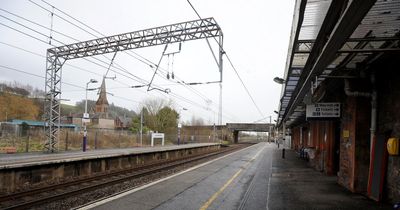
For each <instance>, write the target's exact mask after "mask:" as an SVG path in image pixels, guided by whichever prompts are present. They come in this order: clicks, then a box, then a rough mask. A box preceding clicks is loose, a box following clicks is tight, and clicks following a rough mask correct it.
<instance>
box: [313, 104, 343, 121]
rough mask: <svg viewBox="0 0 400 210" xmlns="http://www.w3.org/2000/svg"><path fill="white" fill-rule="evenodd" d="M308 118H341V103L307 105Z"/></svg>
mask: <svg viewBox="0 0 400 210" xmlns="http://www.w3.org/2000/svg"><path fill="white" fill-rule="evenodd" d="M306 117H307V118H337V117H340V103H316V104H310V105H307V109H306Z"/></svg>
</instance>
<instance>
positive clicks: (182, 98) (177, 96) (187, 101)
mask: <svg viewBox="0 0 400 210" xmlns="http://www.w3.org/2000/svg"><path fill="white" fill-rule="evenodd" d="M0 43H1V44H4V45H7V46H9V47H13V48H16V49H19V50H22V51H25V52H27V53H30V54H33V55H36V56H39V57H42V58H45V56H43V55H40V54H39V53H35V52H32V51H29V50H26V49H23V48H21V47H17V46H15V45H11V44H8V43H4V42H0ZM46 44H48V43H46ZM65 65H69V66H72V67H74V68H77V69H79V70H82V71H87V72H88V73H92V74H97V75H98V76H102V75H101V74H98V73H95V72H91V71H89V70H86V69H83V68H81V67H78V66H74V65H72V64H65ZM0 67H3V68H8V69H11V70H14V71H18V72H21V73H25V74H29V75H32V76H36V77H40V78H44V77H43V76H40V75H37V74H32V73H29V72H25V71H22V70H17V69H15V68H11V67H7V66H0ZM62 83H63V84H67V85H69V86H73V87H77V88H80V89H81V91H84V89H85V88H83V87H82V86H78V85H74V84H71V83H67V82H62ZM125 88H126V87H125ZM128 88H129V87H128ZM142 92H145V91H142ZM162 96H164V97H165V95H162ZM172 97H174V98H176V99H178V100H180V101H184V102H186V103H189V104H192V105H194V106H197V107H199V108H202V109H206V108H205V107H204V106H202V105H201V104H198V103H196V102H194V101H191V100H189V99H186V98H184V97H182V96H180V95H177V94H172ZM117 98H118V97H117ZM119 98H122V97H119ZM124 99H125V100H127V101H134V100H131V99H127V98H124ZM135 102H137V101H135ZM227 118H230V117H228V116H227Z"/></svg>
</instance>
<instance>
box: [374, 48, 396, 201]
mask: <svg viewBox="0 0 400 210" xmlns="http://www.w3.org/2000/svg"><path fill="white" fill-rule="evenodd" d="M398 67H399V59H398V54H397V57H396V54H394V55H393V57H392V59H387V60H384V61H383V63H382V64H381V67H380V68H379V69H377V73H378V75H377V78H376V79H377V89H378V129H377V134H380V135H384V136H388V137H397V138H400V82H399V78H400V72H399V69H398ZM384 197H386V198H387V199H389V200H390V201H392V202H399V201H400V156H389V157H388V163H387V173H386V185H385V188H384Z"/></svg>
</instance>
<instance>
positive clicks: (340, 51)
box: [295, 48, 400, 54]
mask: <svg viewBox="0 0 400 210" xmlns="http://www.w3.org/2000/svg"><path fill="white" fill-rule="evenodd" d="M397 51H400V48H362V49H348V50H338V51H336V53H376V52H397ZM310 52H311V51H306V50H298V51H295V53H299V54H300V53H301V54H308V53H310Z"/></svg>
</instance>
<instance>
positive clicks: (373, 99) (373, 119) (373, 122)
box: [370, 74, 378, 160]
mask: <svg viewBox="0 0 400 210" xmlns="http://www.w3.org/2000/svg"><path fill="white" fill-rule="evenodd" d="M371 83H372V93H371V129H370V131H371V139H370V140H371V141H370V142H371V144H370V155H372V145H373V143H374V141H375V133H376V121H377V117H376V112H377V101H378V100H377V98H378V97H377V95H378V94H377V91H376V85H375V74H371ZM371 157H372V156H371ZM370 160H372V158H370Z"/></svg>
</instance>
